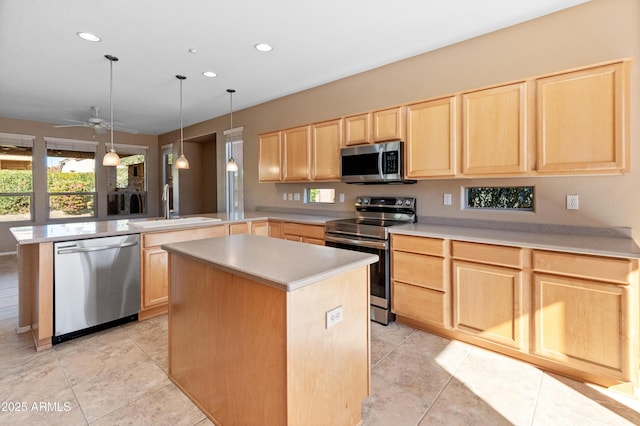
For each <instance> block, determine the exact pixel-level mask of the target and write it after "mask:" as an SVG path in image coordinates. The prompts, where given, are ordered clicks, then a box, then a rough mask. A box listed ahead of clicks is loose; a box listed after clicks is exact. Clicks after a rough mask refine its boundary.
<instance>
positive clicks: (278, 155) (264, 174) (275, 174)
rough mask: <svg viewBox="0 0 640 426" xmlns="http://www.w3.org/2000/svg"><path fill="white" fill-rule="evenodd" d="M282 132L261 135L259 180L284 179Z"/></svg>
mask: <svg viewBox="0 0 640 426" xmlns="http://www.w3.org/2000/svg"><path fill="white" fill-rule="evenodd" d="M281 137H282V133H281V132H271V133H265V134H263V135H260V136H259V138H258V144H259V150H260V152H259V157H260V159H259V162H258V180H259V181H260V182H280V181H281V180H282V146H281Z"/></svg>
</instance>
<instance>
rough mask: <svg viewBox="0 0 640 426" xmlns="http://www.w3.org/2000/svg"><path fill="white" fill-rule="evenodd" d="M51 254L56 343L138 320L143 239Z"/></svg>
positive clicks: (98, 241)
mask: <svg viewBox="0 0 640 426" xmlns="http://www.w3.org/2000/svg"><path fill="white" fill-rule="evenodd" d="M53 250H54V333H53V339H52V340H53V344H57V343H60V342H64V341H66V340H69V339H72V338H75V337H79V336H82V335H85V334H88V333H91V332H94V331H98V330H102V329H105V328H108V327H111V326H114V325H117V324H122V323H125V322H128V321H135V320H137V318H138V312H139V311H140V244H139V235H137V234H135V235H122V236H116V237H104V238H92V239H87V240H76V241H66V242H58V243H54V245H53Z"/></svg>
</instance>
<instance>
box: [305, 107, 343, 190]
mask: <svg viewBox="0 0 640 426" xmlns="http://www.w3.org/2000/svg"><path fill="white" fill-rule="evenodd" d="M311 145H312V147H311V162H312V166H313V167H311V179H312V180H323V181H339V180H340V148H341V147H342V119H338V120H331V121H325V122H323V123H316V124H312V125H311Z"/></svg>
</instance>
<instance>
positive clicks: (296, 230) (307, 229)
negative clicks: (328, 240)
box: [282, 222, 324, 240]
mask: <svg viewBox="0 0 640 426" xmlns="http://www.w3.org/2000/svg"><path fill="white" fill-rule="evenodd" d="M282 234H283V235H299V236H304V237H309V238H315V239H318V240H324V226H321V225H305V224H302V223H293V222H283V224H282Z"/></svg>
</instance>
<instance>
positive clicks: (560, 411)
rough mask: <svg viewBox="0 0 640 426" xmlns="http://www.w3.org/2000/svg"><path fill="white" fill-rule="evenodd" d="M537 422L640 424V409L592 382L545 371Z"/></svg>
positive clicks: (534, 423) (550, 423)
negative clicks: (580, 381) (594, 387)
mask: <svg viewBox="0 0 640 426" xmlns="http://www.w3.org/2000/svg"><path fill="white" fill-rule="evenodd" d="M532 424H533V425H566V424H575V425H577V424H579V425H638V424H640V413H638V412H637V411H634V410H632V409H630V408H629V407H626V406H625V405H623V404H620V403H618V402H617V401H615V400H613V399H610V398H607V397H606V396H604V395H602V394H600V393H599V392H596V391H594V390H593V389H592V388H590V387H589V386H586V385H584V384H582V383H578V382H576V381H574V380H571V379H567V378H564V377H560V376H555V375H552V374H545V375H544V377H543V380H542V385H541V388H540V396H539V398H538V404H537V407H536V411H535V416H534V418H533V423H532Z"/></svg>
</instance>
